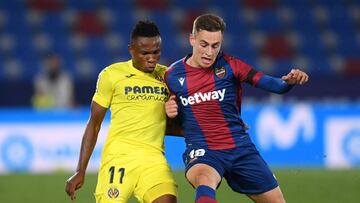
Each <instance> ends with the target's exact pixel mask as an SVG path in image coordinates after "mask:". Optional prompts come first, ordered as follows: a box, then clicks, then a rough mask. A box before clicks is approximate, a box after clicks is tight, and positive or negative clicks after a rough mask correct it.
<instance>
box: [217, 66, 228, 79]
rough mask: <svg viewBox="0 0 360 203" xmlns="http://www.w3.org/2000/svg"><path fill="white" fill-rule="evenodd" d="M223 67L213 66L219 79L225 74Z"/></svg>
mask: <svg viewBox="0 0 360 203" xmlns="http://www.w3.org/2000/svg"><path fill="white" fill-rule="evenodd" d="M225 73H226V71H225V68H224V67H218V68H215V75H216V76H217V77H218V78H220V79H223V78H224V76H225Z"/></svg>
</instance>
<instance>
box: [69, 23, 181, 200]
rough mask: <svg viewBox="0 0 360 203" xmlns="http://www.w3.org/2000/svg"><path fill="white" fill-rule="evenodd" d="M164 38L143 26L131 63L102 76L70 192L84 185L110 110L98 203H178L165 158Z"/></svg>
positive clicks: (134, 34)
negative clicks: (135, 202) (134, 200)
mask: <svg viewBox="0 0 360 203" xmlns="http://www.w3.org/2000/svg"><path fill="white" fill-rule="evenodd" d="M160 48H161V37H160V32H159V30H158V28H157V26H156V25H155V24H154V23H152V22H149V21H139V22H138V23H137V24H136V25H135V27H134V29H133V31H132V34H131V41H130V44H129V52H130V54H131V60H128V61H125V62H119V63H114V64H112V65H110V66H108V67H106V68H105V69H103V70H102V71H101V73H100V74H99V77H98V82H97V87H96V92H95V94H94V97H93V100H92V104H91V113H90V119H89V121H88V123H87V126H86V129H85V132H84V135H83V140H82V144H81V151H80V156H79V162H78V166H77V169H76V173H75V174H74V175H73V176H72V177H70V178H69V179H68V180H67V183H66V188H65V190H66V192H67V194H68V195H69V196H70V197H71V199H74V198H75V190H77V189H79V188H80V187H81V186H82V185H83V183H84V177H85V171H86V167H87V164H88V161H89V159H90V156H91V154H92V151H93V149H94V146H95V144H96V140H97V136H98V132H99V130H100V127H101V123H102V121H103V118H104V116H105V114H106V111H107V109H108V108H110V111H111V122H110V129H109V132H108V136H107V138H106V142H105V146H104V148H103V151H102V157H101V165H100V169H99V173H98V182H97V186H96V191H95V198H96V202H97V203H110V202H114V203H115V202H117V203H118V202H119V203H126V202H127V201H128V198H129V197H130V196H131V195H133V194H134V196H135V197H136V198H137V199H138V200H139V202H141V203H176V201H177V198H176V196H177V185H176V183H175V181H174V178H173V175H172V172H171V170H170V167H169V165H168V163H167V161H166V159H165V156H164V135H165V127H166V119H167V117H166V113H165V109H164V104H165V101H167V100H168V97H169V91H168V89H167V87H166V85H165V83H164V73H165V71H166V67H165V66H162V65H160V64H158V61H159V59H160V53H161V49H160Z"/></svg>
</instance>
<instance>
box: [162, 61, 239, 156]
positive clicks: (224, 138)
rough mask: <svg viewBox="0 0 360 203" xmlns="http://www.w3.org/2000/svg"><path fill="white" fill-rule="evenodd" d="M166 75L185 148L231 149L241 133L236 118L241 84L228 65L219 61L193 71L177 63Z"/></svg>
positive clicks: (237, 117)
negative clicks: (176, 99)
mask: <svg viewBox="0 0 360 203" xmlns="http://www.w3.org/2000/svg"><path fill="white" fill-rule="evenodd" d="M173 68H174V69H173V70H170V71H169V72H168V75H167V83H168V85H169V88H170V89H171V91H172V92H174V93H175V94H176V96H177V98H178V105H179V112H180V116H181V117H182V122H183V128H184V130H185V133H186V135H188V136H186V141H187V143H188V144H196V145H207V147H209V148H212V149H225V148H232V147H234V146H235V145H234V143H235V141H234V137H233V135H234V134H236V133H238V132H240V131H241V132H242V131H243V129H242V126H241V125H239V124H240V118H239V106H238V104H239V101H238V99H239V98H240V94H241V87H240V84H239V83H238V82H237V81H236V79H235V77H234V74H233V72H232V69H231V67H230V64H229V63H227V62H226V61H224V60H219V61H217V62H216V63H215V65H214V66H213V67H211V68H206V69H205V68H194V67H190V66H188V65H186V64H185V63H183V62H182V61H179V62H178V63H177V65H175V66H173Z"/></svg>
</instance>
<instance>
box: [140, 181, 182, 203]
mask: <svg viewBox="0 0 360 203" xmlns="http://www.w3.org/2000/svg"><path fill="white" fill-rule="evenodd" d="M143 201H144V203H176V202H177V187H176V185H175V184H174V183H161V184H159V185H156V186H154V187H153V188H150V189H149V190H148V191H146V192H145V195H144V198H143Z"/></svg>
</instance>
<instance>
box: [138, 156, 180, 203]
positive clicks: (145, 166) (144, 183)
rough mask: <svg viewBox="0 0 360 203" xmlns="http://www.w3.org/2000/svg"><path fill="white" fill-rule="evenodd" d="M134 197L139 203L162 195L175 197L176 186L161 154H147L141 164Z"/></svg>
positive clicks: (147, 201)
mask: <svg viewBox="0 0 360 203" xmlns="http://www.w3.org/2000/svg"><path fill="white" fill-rule="evenodd" d="M134 195H135V197H136V198H137V199H138V200H139V201H140V202H146V203H150V202H152V201H154V200H155V199H157V198H159V197H161V196H163V195H173V196H177V184H176V182H175V179H174V177H173V173H172V171H171V169H170V166H169V165H168V163H167V161H166V159H165V157H164V155H163V154H162V153H159V154H149V155H147V157H146V160H144V161H143V162H142V171H141V175H140V177H139V181H138V184H137V185H136V187H135V191H134ZM145 200H146V201H145Z"/></svg>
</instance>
